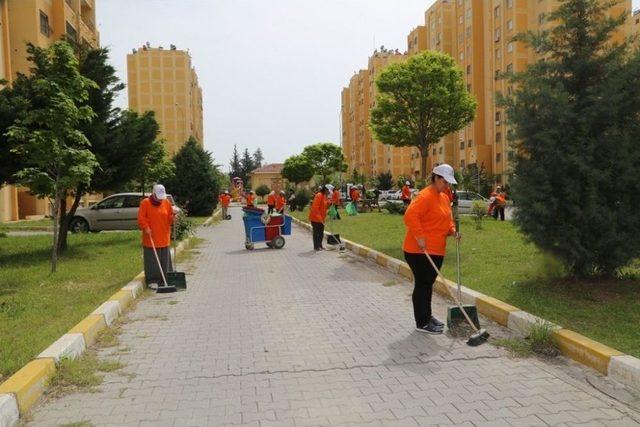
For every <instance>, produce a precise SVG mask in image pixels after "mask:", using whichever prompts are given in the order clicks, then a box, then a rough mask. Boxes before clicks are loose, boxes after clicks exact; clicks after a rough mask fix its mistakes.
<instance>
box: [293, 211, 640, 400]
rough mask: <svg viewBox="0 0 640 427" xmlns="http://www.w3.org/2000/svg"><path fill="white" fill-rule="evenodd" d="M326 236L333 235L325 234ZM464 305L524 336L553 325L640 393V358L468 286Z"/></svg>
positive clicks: (391, 262)
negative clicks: (540, 327) (536, 326)
mask: <svg viewBox="0 0 640 427" xmlns="http://www.w3.org/2000/svg"><path fill="white" fill-rule="evenodd" d="M293 222H294V223H296V224H298V225H300V226H302V227H303V228H305V229H311V225H310V224H308V223H306V222H304V221H301V220H299V219H297V218H293ZM325 235H329V233H327V232H325ZM341 240H342V241H343V242H344V243H345V246H346V248H347V249H349V250H350V251H352V252H353V253H354V254H356V255H359V256H361V257H363V258H365V259H368V260H372V261H374V262H375V263H376V264H378V265H380V266H381V267H383V268H385V269H387V270H389V271H391V272H392V273H396V274H399V275H401V276H403V277H405V278H407V279H409V280H411V279H413V274H412V273H411V269H410V268H409V266H408V265H407V263H405V262H403V261H401V260H399V259H396V258H392V257H390V256H388V255H385V254H382V253H380V252H378V251H375V250H373V249H370V248H368V247H366V246H363V245H360V244H358V243H355V242H352V241H349V240H346V239H341ZM447 287H448V288H449V290H450V291H453V292H457V285H456V283H454V282H451V281H449V280H445V279H442V278H440V277H439V278H438V279H437V280H436V283H435V285H434V289H435V291H436V292H438V293H440V294H443V295H444V296H447V297H449V292H447ZM462 302H463V303H465V304H473V305H475V306H476V307H478V312H479V313H480V314H482V315H483V316H485V317H488V318H490V319H491V320H493V321H495V322H497V323H499V324H500V325H502V326H505V327H507V328H509V329H510V330H512V331H514V332H516V333H518V334H520V335H525V334H527V333H528V331H529V330H530V329H531V327H532V326H535V325H539V324H547V325H550V326H551V328H552V329H553V336H554V338H555V340H556V342H557V345H558V348H559V350H560V352H561V353H562V354H564V355H565V356H567V357H569V358H570V359H572V360H575V361H576V362H578V363H581V364H583V365H585V366H588V367H590V368H592V369H595V370H596V371H598V372H600V373H602V374H604V375H607V376H609V377H610V378H612V379H614V380H616V381H618V382H620V383H622V384H624V385H626V386H629V387H631V388H634V389H637V390H640V359H638V358H636V357H633V356H630V355H625V354H623V353H622V352H620V351H618V350H615V349H613V348H611V347H608V346H606V345H604V344H602V343H599V342H597V341H594V340H592V339H589V338H587V337H585V336H583V335H580V334H579V333H577V332H574V331H571V330H569V329H564V328H562V327H561V326H559V325H555V324H553V323H551V322H549V321H547V320H544V319H542V318H540V317H537V316H534V315H533V314H530V313H527V312H526V311H523V310H520V309H519V308H518V307H514V306H512V305H510V304H507V303H505V302H503V301H500V300H498V299H496V298H493V297H490V296H488V295H484V294H482V293H480V292H478V291H474V290H473V289H469V288H466V287H464V286H462Z"/></svg>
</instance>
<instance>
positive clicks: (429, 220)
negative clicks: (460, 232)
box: [402, 186, 456, 256]
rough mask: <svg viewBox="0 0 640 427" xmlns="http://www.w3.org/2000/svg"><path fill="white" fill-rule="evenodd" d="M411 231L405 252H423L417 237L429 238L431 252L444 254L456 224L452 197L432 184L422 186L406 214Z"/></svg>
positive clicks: (404, 247) (406, 220)
mask: <svg viewBox="0 0 640 427" xmlns="http://www.w3.org/2000/svg"><path fill="white" fill-rule="evenodd" d="M404 224H405V225H406V227H407V234H406V236H405V239H404V244H403V246H402V249H403V250H404V251H405V252H409V253H414V254H419V253H422V250H421V249H420V247H419V246H418V242H417V240H416V239H418V238H423V239H425V241H426V245H427V252H428V253H429V254H431V255H441V256H444V255H445V253H446V248H447V236H449V235H451V234H453V233H455V231H456V227H455V224H454V223H453V220H452V217H451V201H450V200H449V197H447V195H446V194H444V193H439V192H438V190H436V189H435V188H433V187H432V186H429V187H427V188H425V189H424V190H422V191H421V192H420V194H418V197H416V198H415V199H414V200H413V201H412V202H411V204H410V205H409V207H408V208H407V211H406V212H405V214H404Z"/></svg>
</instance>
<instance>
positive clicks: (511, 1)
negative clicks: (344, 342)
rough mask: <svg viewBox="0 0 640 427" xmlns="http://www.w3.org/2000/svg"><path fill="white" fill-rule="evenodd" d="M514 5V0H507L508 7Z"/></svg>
mask: <svg viewBox="0 0 640 427" xmlns="http://www.w3.org/2000/svg"><path fill="white" fill-rule="evenodd" d="M512 7H513V0H507V9H511V8H512Z"/></svg>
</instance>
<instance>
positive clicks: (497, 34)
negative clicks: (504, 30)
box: [494, 28, 501, 42]
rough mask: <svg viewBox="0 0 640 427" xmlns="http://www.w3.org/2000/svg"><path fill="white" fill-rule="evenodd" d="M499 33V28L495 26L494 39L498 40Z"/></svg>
mask: <svg viewBox="0 0 640 427" xmlns="http://www.w3.org/2000/svg"><path fill="white" fill-rule="evenodd" d="M500 34H501V31H500V28H496V30H495V31H494V36H495V41H496V42H499V41H500Z"/></svg>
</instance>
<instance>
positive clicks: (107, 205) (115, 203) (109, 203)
mask: <svg viewBox="0 0 640 427" xmlns="http://www.w3.org/2000/svg"><path fill="white" fill-rule="evenodd" d="M123 205H124V196H116V197H109V198H108V199H105V200H103V201H102V202H100V203H98V208H100V209H119V208H121V207H122V206H123Z"/></svg>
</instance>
